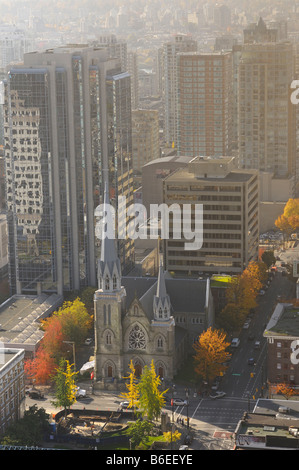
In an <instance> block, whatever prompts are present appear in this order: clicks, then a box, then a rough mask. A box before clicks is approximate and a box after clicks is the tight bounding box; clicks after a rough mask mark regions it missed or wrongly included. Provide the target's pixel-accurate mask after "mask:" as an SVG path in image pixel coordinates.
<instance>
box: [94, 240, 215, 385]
mask: <svg viewBox="0 0 299 470" xmlns="http://www.w3.org/2000/svg"><path fill="white" fill-rule="evenodd" d="M213 320H214V306H213V298H212V294H211V289H210V282H209V279H177V278H172V277H171V276H170V275H169V273H168V272H167V271H164V269H163V266H162V265H160V267H159V274H158V277H157V278H154V277H130V276H122V273H121V265H120V260H119V258H118V256H117V252H116V247H115V240H114V239H111V238H108V237H103V239H102V244H101V256H100V259H99V260H98V290H97V291H96V292H95V295H94V327H95V352H94V358H95V368H94V383H95V386H97V387H98V388H105V387H106V386H108V385H109V386H110V387H111V384H113V388H115V389H117V388H120V387H121V384H122V383H124V377H126V376H128V372H129V364H130V362H131V360H132V361H133V364H134V368H135V373H136V376H137V377H139V376H140V375H141V374H142V370H143V368H144V367H145V366H150V364H151V362H152V360H153V361H154V365H155V370H156V373H157V375H159V376H160V377H161V378H162V379H163V380H165V383H169V382H171V381H172V380H173V378H174V377H175V375H176V374H177V373H178V371H179V369H180V367H182V365H183V364H184V361H185V360H186V358H187V357H188V356H189V355H190V354H192V353H193V352H194V351H193V349H192V345H193V343H194V341H196V339H197V338H198V336H199V335H200V334H201V333H202V332H203V331H205V330H206V329H207V328H209V327H210V326H213Z"/></svg>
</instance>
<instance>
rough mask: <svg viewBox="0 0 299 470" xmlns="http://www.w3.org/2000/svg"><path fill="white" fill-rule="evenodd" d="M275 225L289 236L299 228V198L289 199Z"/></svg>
mask: <svg viewBox="0 0 299 470" xmlns="http://www.w3.org/2000/svg"><path fill="white" fill-rule="evenodd" d="M275 225H276V227H277V228H279V229H280V230H281V231H282V232H284V233H285V234H286V235H288V236H289V235H290V234H291V233H292V232H294V231H296V230H297V229H298V228H299V199H292V198H291V199H289V200H288V202H287V203H286V205H285V207H284V211H283V214H281V215H280V216H279V217H278V218H277V219H276V221H275Z"/></svg>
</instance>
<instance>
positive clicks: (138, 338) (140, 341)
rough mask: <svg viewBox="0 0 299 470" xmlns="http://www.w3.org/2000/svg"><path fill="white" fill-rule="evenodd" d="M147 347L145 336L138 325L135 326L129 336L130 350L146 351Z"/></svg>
mask: <svg viewBox="0 0 299 470" xmlns="http://www.w3.org/2000/svg"><path fill="white" fill-rule="evenodd" d="M145 347H146V340H145V334H144V332H143V331H142V329H141V328H140V327H139V326H138V325H135V326H134V328H133V329H132V330H131V332H130V334H129V349H145Z"/></svg>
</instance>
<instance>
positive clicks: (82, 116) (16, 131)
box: [4, 45, 133, 294]
mask: <svg viewBox="0 0 299 470" xmlns="http://www.w3.org/2000/svg"><path fill="white" fill-rule="evenodd" d="M4 111H5V116H4V119H5V122H4V136H5V149H4V150H5V160H6V194H7V204H8V207H7V209H8V214H7V215H8V230H9V271H10V284H11V289H12V293H18V294H20V293H22V294H23V293H27V294H29V293H30V294H32V293H33V294H35V293H40V292H57V293H59V294H62V293H63V291H67V290H77V289H80V288H81V287H83V286H86V285H96V258H97V245H98V244H99V240H97V239H96V237H95V227H94V224H95V220H94V219H95V218H94V210H95V208H96V207H97V206H98V205H99V203H101V201H102V197H103V189H104V182H105V181H107V182H109V188H110V191H111V196H112V199H113V201H114V203H115V204H116V205H117V196H118V195H119V194H124V195H126V196H127V200H128V204H129V203H130V196H128V194H129V193H130V192H131V187H132V179H131V178H132V170H131V168H130V164H131V162H130V158H131V150H132V136H131V89H130V77H129V75H128V74H127V73H124V72H122V70H121V67H120V62H119V59H109V58H108V56H107V52H106V51H105V50H103V49H97V48H95V47H88V46H84V45H71V46H66V47H61V48H57V49H49V50H47V51H45V52H41V53H28V54H25V56H24V63H23V64H18V65H12V66H11V68H10V70H9V72H8V76H7V80H6V83H5V106H4ZM125 244H126V240H121V241H120V244H119V250H120V252H119V256H120V259H121V262H122V266H123V269H124V272H126V269H127V267H128V266H129V267H131V265H132V263H133V251H132V250H133V247H132V242H131V241H129V244H130V246H129V247H128V249H126V247H125Z"/></svg>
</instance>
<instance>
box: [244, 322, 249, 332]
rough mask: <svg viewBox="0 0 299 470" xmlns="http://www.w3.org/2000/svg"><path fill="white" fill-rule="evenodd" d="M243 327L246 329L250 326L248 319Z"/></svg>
mask: <svg viewBox="0 0 299 470" xmlns="http://www.w3.org/2000/svg"><path fill="white" fill-rule="evenodd" d="M243 328H244V329H245V330H246V329H247V328H249V321H246V322H245V323H244V325H243Z"/></svg>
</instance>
